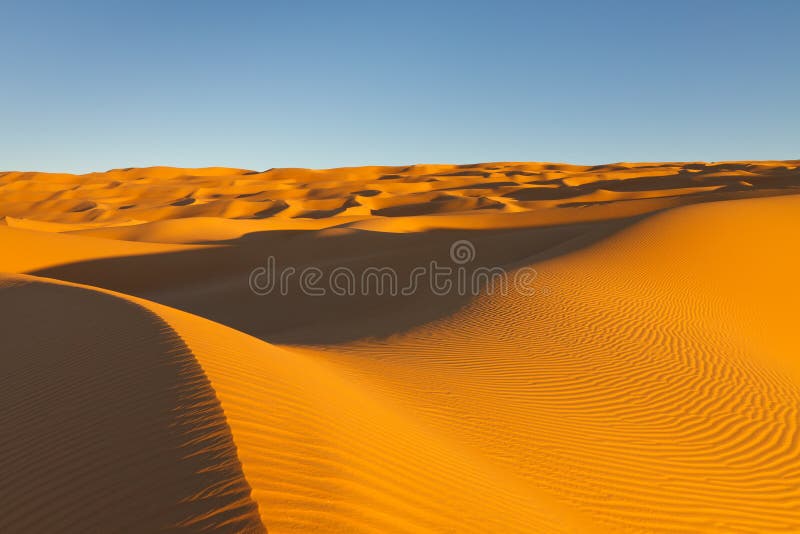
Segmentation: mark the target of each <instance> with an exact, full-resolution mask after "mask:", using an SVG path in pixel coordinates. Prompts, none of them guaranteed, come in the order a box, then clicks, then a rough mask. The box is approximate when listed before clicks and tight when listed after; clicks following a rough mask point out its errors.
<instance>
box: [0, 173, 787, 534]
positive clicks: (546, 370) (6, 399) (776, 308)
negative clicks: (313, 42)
mask: <svg viewBox="0 0 800 534" xmlns="http://www.w3.org/2000/svg"><path fill="white" fill-rule="evenodd" d="M459 241H466V242H468V245H469V247H470V251H471V253H472V254H471V256H470V257H469V258H468V259H467V260H466V261H464V262H463V263H458V262H455V263H454V257H453V256H452V254H453V252H452V250H451V246H452V244H453V243H455V242H459ZM0 247H2V254H0V325H2V336H0V349H1V350H0V366H1V368H2V369H1V370H2V372H0V399H1V400H2V406H3V408H4V409H3V411H2V414H0V532H21V533H26V532H36V533H40V532H81V533H85V532H162V531H184V532H202V531H214V532H264V531H269V532H272V533H280V532H309V531H311V532H313V531H317V532H374V533H384V532H498V533H508V532H534V533H542V532H575V533H584V532H717V533H732V532H754V533H760V532H800V433H799V429H798V426H799V425H800V342H798V334H797V331H798V326H797V320H798V319H797V318H798V303H800V284H798V276H800V162H798V161H758V162H747V161H743V162H720V163H702V162H694V163H617V164H609V165H600V166H593V167H587V166H577V165H566V164H551V163H485V164H475V165H413V166H398V167H354V168H340V169H330V170H309V169H271V170H268V171H264V172H256V171H249V170H242V169H228V168H203V169H176V168H167V167H154V168H141V169H120V170H112V171H108V172H105V173H93V174H86V175H71V174H47V173H35V172H5V173H0ZM269 257H273V258H274V260H275V262H276V266H277V268H278V269H286V268H289V267H291V268H294V269H295V270H296V271H300V270H302V269H304V268H307V267H314V268H317V269H319V272H320V273H322V274H323V279H324V280H330V278H329V275H330V274H331V273H332V272H334V271H335V270H336V269H346V270H347V271H348V272H351V273H354V274H355V276H356V277H358V276H359V275H361V274H362V273H364V272H365V271H366V270H368V269H371V268H375V267H379V268H391V269H392V271H393V272H394V273H396V275H397V278H398V280H400V281H401V283H403V282H405V281H406V280H409V276H410V275H411V273H412V272H413V271H414V270H415V268H417V267H420V266H426V265H429V263H430V262H431V261H436V262H439V263H440V264H442V265H450V266H453V267H457V266H463V268H464V269H465V272H467V275H469V276H471V275H472V273H474V270H475V269H479V268H483V267H493V268H499V269H501V270H502V272H503V273H504V276H505V280H506V282H507V281H508V280H510V279H511V278H513V277H514V276H516V275H517V274H518V273H522V272H527V273H529V274H530V273H533V276H531V277H529V278H528V281H527V285H526V288H525V289H526V291H520V290H517V289H516V288H515V287H513V286H512V287H507V288H506V289H507V290H506V291H501V290H500V289H502V287H501V285H502V283H503V282H502V281H500V280H498V279H488V278H487V279H485V280H483V282H484V283H483V285H481V287H480V291H477V292H475V293H467V294H465V293H463V292H459V291H456V290H452V291H448V292H446V294H438V293H437V292H435V291H433V290H432V288H431V287H429V286H428V285H425V284H421V285H420V286H419V287H417V288H416V289H415V290H414V291H411V292H409V293H408V294H396V295H395V294H390V292H383V293H382V294H380V293H378V292H377V291H360V292H359V291H355V292H353V293H352V294H346V295H338V294H334V293H333V292H332V291H330V290H328V291H327V292H326V294H324V295H312V294H308V292H307V291H305V292H304V291H303V287H302V285H301V283H300V282H299V281H298V280H297V279H296V278H294V279H292V280H291V281H290V282H289V283H288V285H287V288H286V291H284V292H277V291H276V292H272V293H270V294H267V295H259V294H256V293H254V292H253V290H252V288H251V286H250V283H249V281H250V278H251V274H252V273H253V270H254V269H257V268H259V267H261V266H264V265H265V263H266V262H267V259H268V258H269Z"/></svg>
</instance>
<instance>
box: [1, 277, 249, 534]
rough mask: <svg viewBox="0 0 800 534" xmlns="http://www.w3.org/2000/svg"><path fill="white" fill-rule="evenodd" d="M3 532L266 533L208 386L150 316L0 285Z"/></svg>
mask: <svg viewBox="0 0 800 534" xmlns="http://www.w3.org/2000/svg"><path fill="white" fill-rule="evenodd" d="M0 299H2V302H3V306H2V308H1V309H0V322H2V324H3V330H4V332H3V340H2V344H3V351H2V358H0V366H2V373H0V400H1V401H2V405H3V413H2V416H0V436H2V438H0V472H2V473H3V476H2V481H0V499H1V500H2V502H3V514H2V515H0V531H3V532H205V531H214V532H232V533H233V532H252V533H257V532H264V531H265V530H264V528H263V525H262V524H261V522H260V520H259V515H258V509H257V506H256V504H255V502H254V501H253V500H252V499H251V498H250V487H249V485H248V483H247V481H246V480H245V478H244V476H243V474H242V471H241V465H240V462H239V460H238V459H237V457H236V448H235V446H234V444H233V441H232V439H231V435H230V429H229V427H228V425H227V424H226V422H225V417H224V414H223V412H222V409H221V407H220V404H219V401H218V400H217V398H216V396H215V394H214V391H213V389H212V388H211V385H210V383H209V381H208V380H207V378H206V377H205V376H204V374H203V371H202V369H201V368H200V366H199V365H198V363H197V361H196V360H195V358H194V356H193V355H192V353H191V352H190V351H189V349H188V348H187V347H186V345H185V344H184V343H183V342H182V340H181V339H180V337H179V336H178V335H177V334H176V333H175V332H174V331H173V330H172V329H171V328H170V327H169V326H168V325H167V324H166V323H165V322H164V321H163V320H162V319H161V318H159V317H158V316H157V315H155V314H154V313H152V312H150V311H148V310H147V309H145V308H143V307H141V306H138V305H136V304H134V303H132V302H131V301H130V300H126V299H121V298H117V297H115V296H112V295H109V294H108V293H105V292H100V291H94V290H92V289H87V288H82V287H78V286H75V285H71V284H64V283H60V282H54V281H44V280H39V279H36V278H34V277H29V276H8V275H2V276H0Z"/></svg>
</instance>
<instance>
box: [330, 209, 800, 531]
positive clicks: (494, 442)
mask: <svg viewBox="0 0 800 534" xmlns="http://www.w3.org/2000/svg"><path fill="white" fill-rule="evenodd" d="M798 228H800V196H789V197H776V198H767V199H753V200H738V201H731V202H720V203H712V204H702V205H695V206H690V207H683V208H678V209H675V210H671V211H668V212H664V213H662V214H659V215H656V216H653V217H651V218H649V219H646V220H644V221H642V222H639V223H637V224H635V225H633V226H631V227H629V228H627V229H626V230H624V231H622V232H620V233H618V234H616V235H614V236H613V237H610V238H608V239H605V240H603V241H601V242H599V243H597V244H595V245H593V246H590V247H588V248H585V249H583V250H580V251H577V252H573V253H571V254H567V255H564V256H561V257H558V258H555V259H551V260H547V261H543V262H540V263H536V264H534V266H535V267H536V269H537V271H538V273H539V276H538V278H537V282H536V287H537V288H538V292H537V294H536V295H535V296H534V297H526V296H520V295H515V294H509V295H491V296H486V295H485V296H482V297H480V298H479V299H477V300H475V301H473V302H472V303H471V304H470V305H469V306H468V307H466V308H465V309H463V310H462V311H460V312H458V313H456V314H454V315H452V316H450V317H448V318H446V319H443V320H440V321H435V322H432V323H429V324H427V325H424V326H421V327H418V328H416V329H414V330H412V331H410V332H408V333H405V334H401V335H396V336H393V337H392V338H390V339H388V340H384V341H364V342H356V343H352V344H350V345H348V346H338V347H336V348H335V349H334V352H330V353H329V354H328V357H329V358H330V359H331V360H332V361H335V362H337V363H339V364H340V365H342V366H343V367H345V368H348V369H350V370H351V372H352V373H353V374H354V376H357V377H359V379H361V380H363V381H364V383H369V384H372V385H373V387H374V388H376V389H377V390H379V391H381V392H382V393H383V394H384V395H385V396H387V397H391V398H393V399H395V400H396V401H397V402H398V403H401V404H403V405H404V406H405V407H406V409H408V410H410V411H414V413H417V414H419V418H420V421H421V422H424V423H426V424H429V425H431V426H432V427H433V428H439V429H442V430H447V431H448V432H449V433H450V435H451V436H452V437H453V438H455V439H456V440H458V441H459V442H461V443H464V444H466V445H467V446H470V447H473V448H474V449H475V450H480V451H482V452H483V453H484V454H485V455H486V457H487V458H488V459H490V460H491V461H493V462H495V463H496V464H498V465H500V466H504V467H505V468H506V469H508V470H510V471H513V472H514V473H515V474H516V475H518V476H520V477H521V478H523V479H524V480H528V481H529V482H530V483H531V484H534V485H536V486H537V487H542V488H547V490H548V491H550V492H551V493H552V494H553V495H555V496H557V497H559V498H560V499H561V500H562V501H563V502H569V503H571V504H572V506H574V508H575V509H577V510H580V511H581V512H582V513H584V514H585V515H586V516H588V517H590V518H591V520H592V521H593V524H594V528H595V529H600V530H603V531H636V532H662V531H664V532H666V531H670V532H719V533H723V532H754V533H755V532H783V531H787V532H795V531H798V530H800V429H798V424H799V423H800V361H799V360H798V359H797V346H798V337H797V328H796V318H797V315H796V305H797V302H799V301H800V288H798V284H797V283H796V276H797V273H798V272H800V241H799V240H798V239H797V231H798Z"/></svg>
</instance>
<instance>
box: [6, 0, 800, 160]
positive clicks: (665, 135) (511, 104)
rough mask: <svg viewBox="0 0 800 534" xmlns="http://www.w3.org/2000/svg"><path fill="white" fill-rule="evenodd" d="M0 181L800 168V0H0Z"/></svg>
mask: <svg viewBox="0 0 800 534" xmlns="http://www.w3.org/2000/svg"><path fill="white" fill-rule="evenodd" d="M0 21H2V31H0V73H2V74H1V76H2V77H0V169H2V170H46V171H69V172H89V171H95V170H106V169H109V168H117V167H132V166H136V167H138V166H148V165H177V166H191V167H198V166H215V165H220V166H233V167H242V168H248V169H258V170H261V169H266V168H270V167H287V166H296V167H317V168H320V167H334V166H344V165H364V164H406V163H419V162H429V163H445V162H447V163H469V162H479V161H503V160H514V161H519V160H525V161H529V160H531V161H533V160H535V161H567V162H574V163H604V162H612V161H623V160H627V161H644V160H654V161H664V160H709V161H714V160H722V159H789V158H800V37H798V22H800V2H798V1H795V0H785V1H780V0H765V1H759V0H751V1H735V0H729V1H722V0H720V1H710V0H709V1H706V0H694V1H672V0H670V1H661V2H656V1H642V0H640V1H594V2H592V1H585V2H570V1H553V2H534V1H528V2H509V1H497V0H494V1H489V0H487V1H484V2H471V1H464V0H462V1H453V2H450V1H435V0H430V1H422V2H416V1H392V2H389V1H380V0H373V1H364V2H350V1H332V0H331V1H326V2H310V1H302V0H291V1H280V2H278V1H261V2H257V1H235V0H234V1H222V0H219V1H198V0H195V1H189V0H185V1H181V0H159V1H144V0H136V1H134V0H129V1H125V2H123V1H116V0H102V1H80V0H76V1H67V0H64V1H50V2H42V1H36V0H18V1H3V2H1V3H0Z"/></svg>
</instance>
